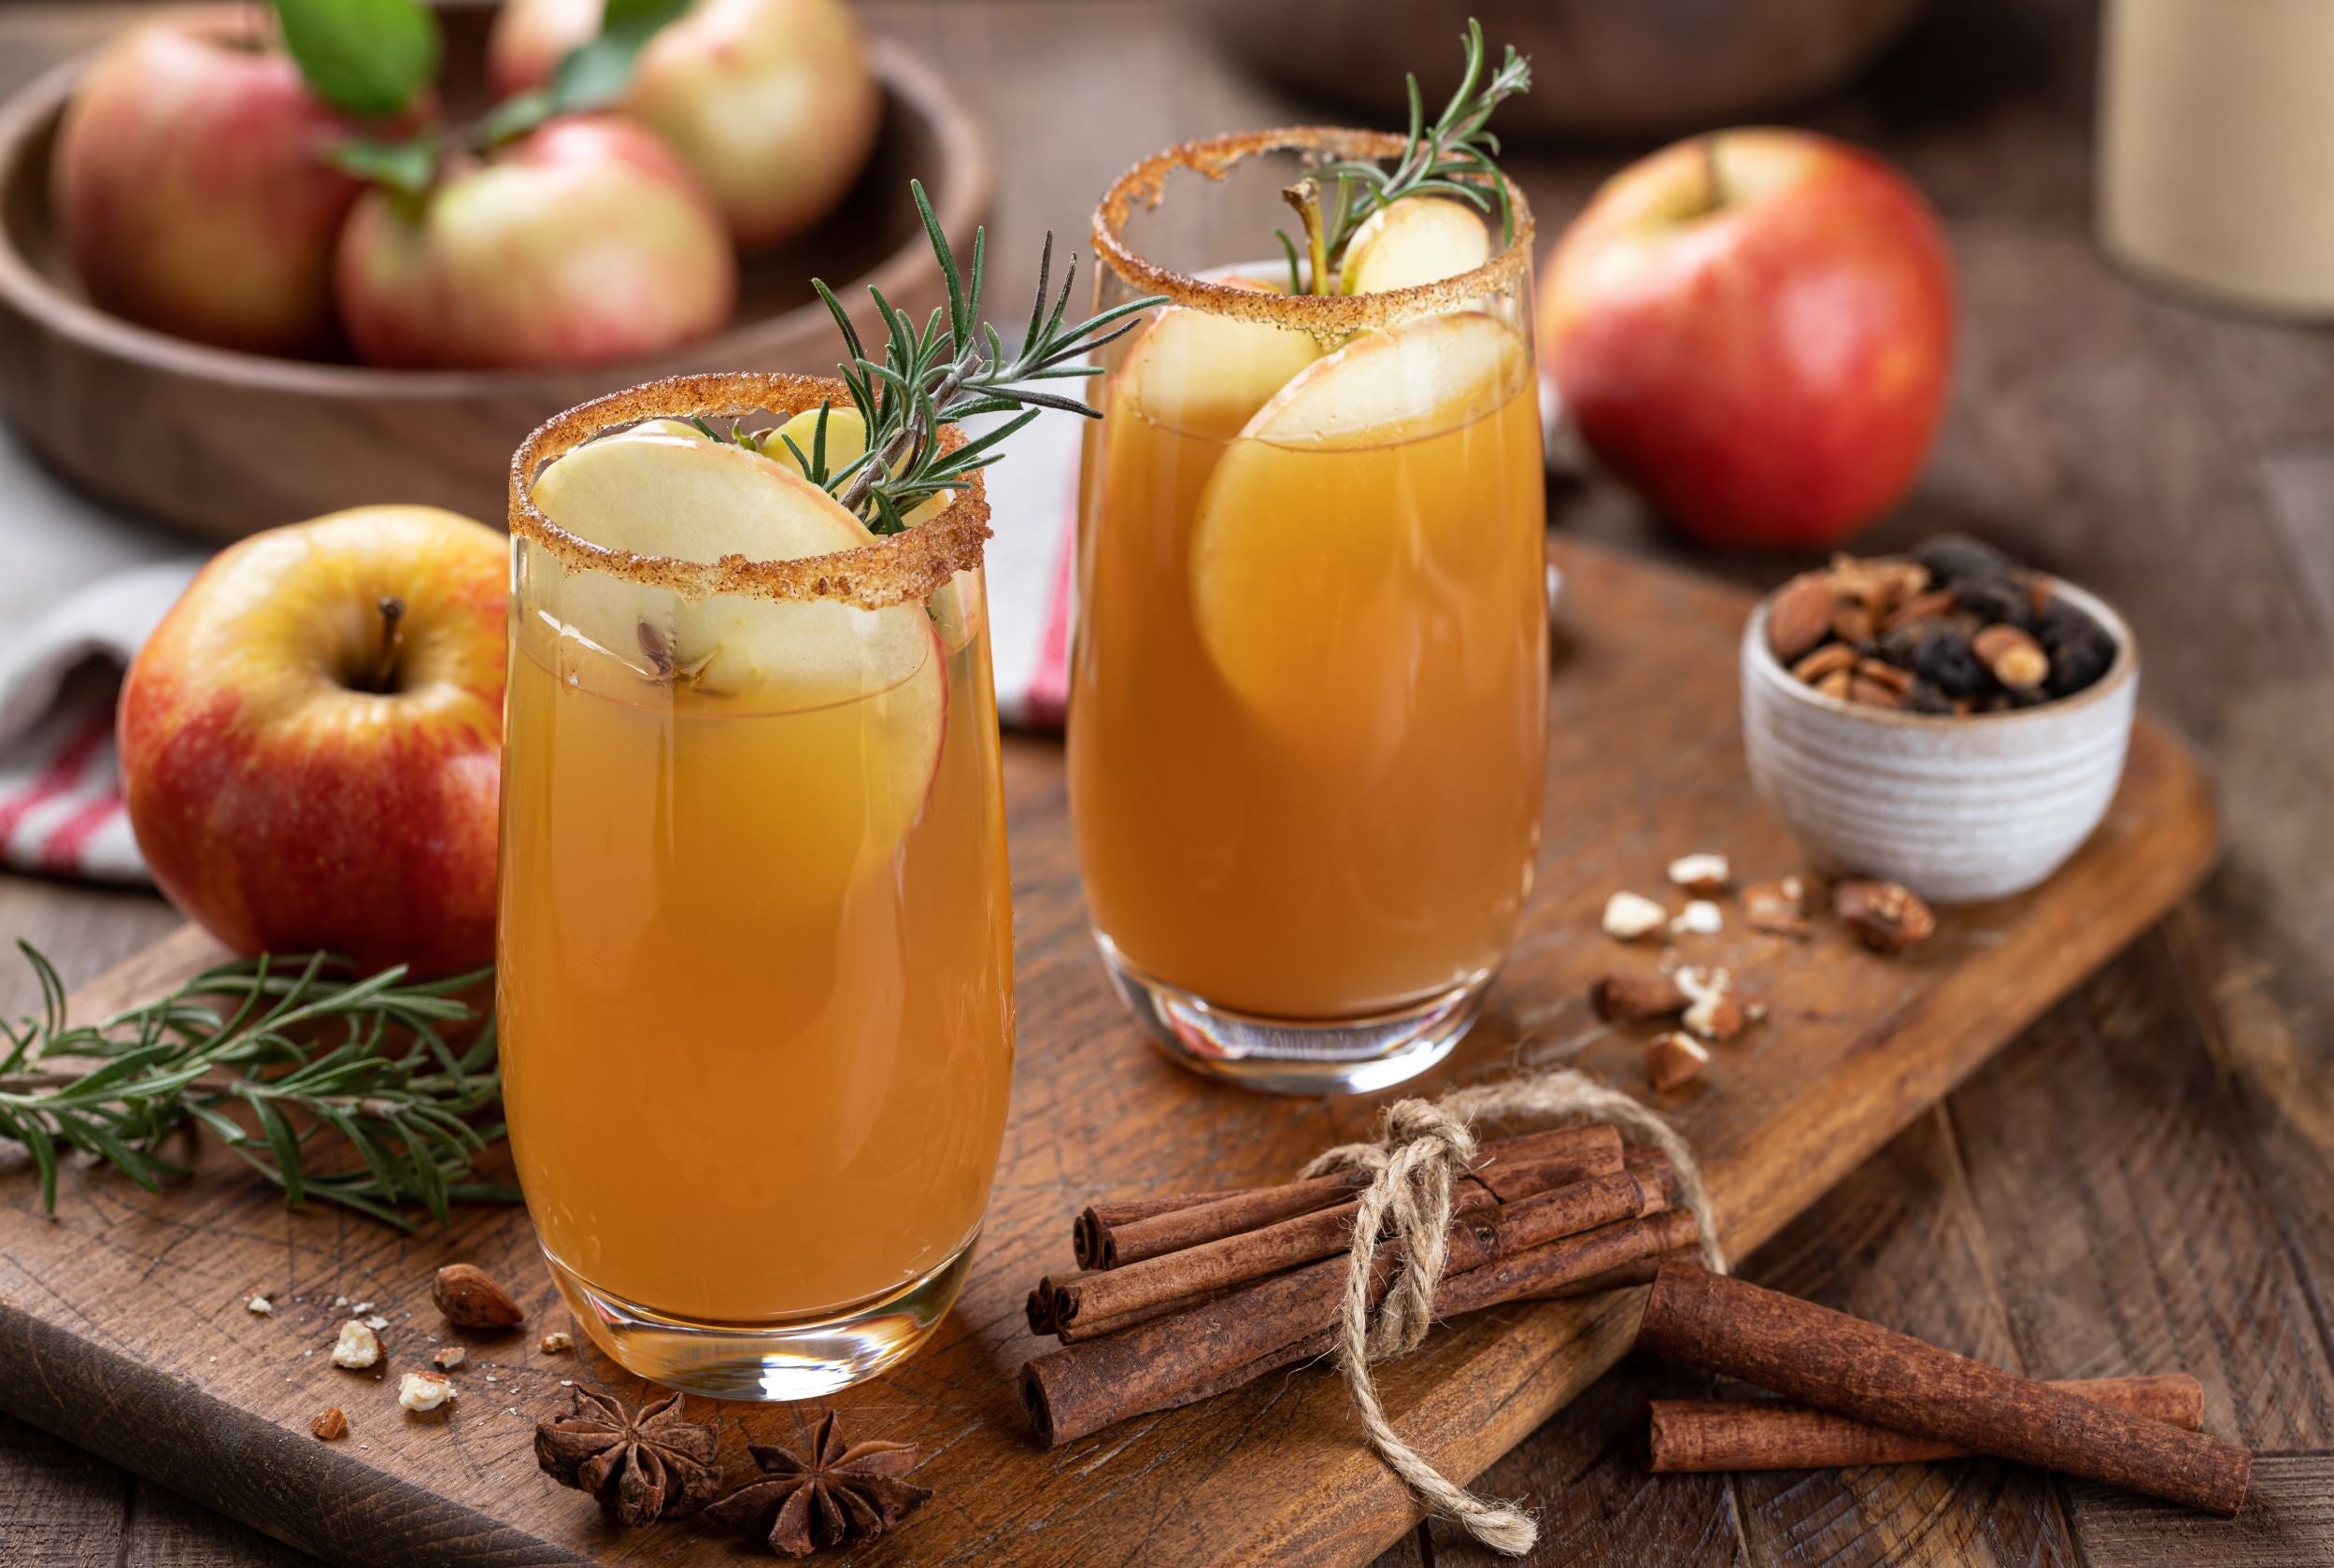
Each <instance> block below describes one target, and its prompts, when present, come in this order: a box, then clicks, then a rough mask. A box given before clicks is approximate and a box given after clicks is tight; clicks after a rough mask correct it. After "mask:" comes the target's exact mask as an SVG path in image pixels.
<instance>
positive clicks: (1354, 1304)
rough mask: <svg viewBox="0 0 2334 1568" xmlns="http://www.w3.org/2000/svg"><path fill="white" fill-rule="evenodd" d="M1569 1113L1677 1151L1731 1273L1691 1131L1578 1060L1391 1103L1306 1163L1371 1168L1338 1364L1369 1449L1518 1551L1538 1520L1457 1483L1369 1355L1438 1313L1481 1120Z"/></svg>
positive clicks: (1683, 1185)
mask: <svg viewBox="0 0 2334 1568" xmlns="http://www.w3.org/2000/svg"><path fill="white" fill-rule="evenodd" d="M1573 1116H1585V1117H1587V1118H1590V1119H1601V1120H1606V1121H1610V1122H1612V1123H1614V1124H1615V1126H1617V1127H1619V1128H1621V1129H1623V1130H1625V1131H1630V1132H1635V1133H1640V1134H1642V1135H1643V1136H1644V1137H1645V1138H1646V1139H1647V1140H1649V1141H1651V1142H1652V1143H1654V1144H1656V1145H1657V1146H1658V1147H1660V1148H1661V1149H1662V1151H1663V1152H1665V1153H1666V1154H1668V1155H1669V1157H1670V1162H1671V1166H1672V1171H1673V1173H1674V1176H1675V1180H1676V1182H1677V1187H1678V1191H1679V1195H1680V1196H1681V1197H1683V1198H1684V1199H1685V1200H1686V1203H1688V1204H1689V1205H1691V1206H1692V1207H1693V1210H1694V1212H1695V1214H1696V1216H1697V1217H1698V1218H1699V1219H1700V1220H1701V1250H1702V1258H1703V1261H1704V1262H1707V1263H1708V1264H1709V1265H1710V1267H1711V1268H1712V1269H1713V1270H1714V1271H1715V1272H1716V1273H1720V1274H1723V1273H1725V1272H1726V1259H1725V1256H1724V1255H1723V1254H1722V1253H1721V1252H1720V1251H1719V1249H1718V1242H1717V1236H1716V1233H1715V1230H1714V1229H1713V1223H1712V1219H1711V1211H1710V1197H1709V1192H1708V1190H1707V1189H1706V1188H1705V1187H1704V1186H1703V1184H1702V1177H1701V1168H1700V1167H1699V1166H1697V1165H1696V1164H1695V1162H1694V1157H1693V1153H1692V1151H1691V1150H1690V1149H1688V1148H1687V1147H1686V1140H1685V1139H1683V1138H1681V1137H1679V1136H1678V1134H1677V1133H1676V1132H1675V1130H1673V1129H1672V1127H1671V1126H1670V1124H1669V1123H1668V1122H1666V1121H1664V1120H1663V1119H1661V1118H1660V1117H1659V1116H1657V1115H1656V1114H1655V1113H1654V1112H1653V1111H1651V1110H1649V1109H1647V1108H1646V1107H1645V1106H1644V1105H1642V1104H1640V1103H1639V1102H1638V1101H1637V1100H1635V1099H1633V1098H1631V1097H1630V1095H1628V1094H1625V1093H1623V1092H1622V1091H1621V1090H1617V1089H1613V1088H1609V1087H1608V1086H1606V1085H1604V1084H1601V1083H1599V1082H1598V1081H1597V1080H1596V1079H1594V1078H1592V1077H1589V1076H1587V1074H1585V1073H1582V1072H1579V1071H1577V1070H1576V1069H1573V1068H1569V1067H1568V1068H1560V1069H1558V1070H1555V1071H1552V1072H1546V1073H1539V1074H1534V1075H1531V1076H1526V1077H1521V1078H1513V1079H1509V1080H1507V1081H1505V1082H1501V1083H1495V1084H1482V1085H1478V1086H1477V1087H1475V1088H1473V1089H1461V1090H1453V1091H1452V1092H1451V1093H1448V1094H1445V1095H1444V1096H1443V1098H1442V1099H1440V1100H1436V1101H1428V1100H1400V1101H1397V1102H1395V1103H1394V1104H1393V1105H1389V1106H1388V1107H1387V1110H1386V1115H1385V1119H1384V1123H1383V1131H1382V1132H1381V1133H1380V1134H1379V1137H1378V1139H1377V1141H1376V1142H1374V1143H1361V1144H1342V1145H1340V1146H1339V1147H1335V1148H1332V1149H1330V1150H1328V1151H1327V1152H1326V1153H1323V1154H1321V1155H1319V1156H1318V1157H1316V1159H1315V1160H1313V1161H1312V1162H1311V1163H1309V1164H1307V1165H1306V1166H1305V1168H1304V1169H1303V1171H1302V1173H1300V1174H1301V1175H1302V1176H1326V1175H1328V1174H1329V1173H1331V1172H1332V1171H1343V1170H1359V1171H1367V1172H1369V1173H1370V1184H1369V1186H1368V1187H1367V1188H1365V1189H1363V1190H1362V1193H1361V1196H1360V1198H1359V1200H1358V1201H1357V1206H1356V1210H1355V1214H1354V1231H1353V1247H1352V1249H1351V1251H1350V1253H1349V1254H1348V1256H1349V1258H1350V1260H1351V1266H1350V1267H1349V1268H1348V1270H1347V1272H1346V1276H1345V1297H1344V1299H1343V1301H1342V1302H1341V1303H1340V1304H1339V1311H1338V1342H1337V1365H1338V1371H1339V1373H1340V1374H1341V1375H1342V1376H1344V1378H1345V1390H1346V1392H1347V1393H1349V1394H1350V1395H1351V1396H1352V1398H1353V1403H1354V1411H1355V1413H1356V1414H1357V1415H1358V1416H1359V1417H1360V1418H1361V1426H1362V1430H1363V1431H1364V1432H1365V1433H1368V1435H1369V1439H1370V1447H1372V1448H1373V1449H1374V1450H1375V1451H1376V1453H1377V1455H1378V1457H1379V1458H1380V1459H1382V1460H1384V1461H1386V1463H1387V1465H1388V1468H1390V1469H1391V1470H1392V1471H1393V1472H1394V1473H1395V1474H1396V1475H1400V1476H1401V1477H1402V1481H1403V1484H1404V1485H1406V1486H1408V1487H1409V1488H1410V1490H1411V1492H1412V1493H1413V1495H1415V1496H1416V1497H1417V1499H1418V1500H1419V1501H1420V1502H1422V1503H1424V1504H1426V1505H1427V1506H1428V1507H1429V1508H1430V1509H1432V1510H1433V1511H1435V1512H1437V1513H1440V1514H1443V1515H1445V1517H1447V1518H1451V1519H1453V1520H1455V1521H1457V1522H1458V1523H1459V1525H1460V1526H1461V1527H1462V1528H1463V1529H1465V1531H1466V1532H1467V1533H1468V1534H1470V1535H1472V1536H1473V1537H1474V1538H1475V1539H1476V1540H1478V1541H1480V1542H1482V1543H1483V1544H1484V1545H1485V1546H1487V1547H1491V1548H1492V1549H1493V1550H1495V1551H1500V1552H1504V1553H1506V1554H1507V1555H1509V1556H1511V1557H1516V1556H1521V1555H1522V1554H1523V1553H1525V1552H1528V1551H1530V1549H1531V1547H1532V1544H1533V1543H1534V1542H1535V1541H1537V1540H1538V1539H1539V1535H1540V1527H1539V1526H1538V1525H1537V1524H1536V1523H1534V1522H1533V1520H1532V1518H1531V1516H1530V1514H1527V1513H1525V1512H1524V1511H1523V1510H1522V1509H1520V1508H1517V1507H1515V1506H1513V1505H1511V1504H1504V1503H1495V1502H1489V1501H1487V1500H1485V1499H1483V1498H1480V1497H1477V1496H1476V1495H1475V1494H1474V1493H1473V1492H1471V1491H1469V1490H1466V1489H1465V1488H1464V1487H1461V1486H1459V1485H1457V1484H1456V1483H1454V1482H1452V1481H1451V1480H1449V1479H1448V1478H1447V1477H1445V1475H1443V1473H1442V1472H1441V1471H1439V1470H1437V1469H1435V1468H1434V1466H1433V1465H1432V1464H1430V1463H1429V1462H1428V1461H1427V1459H1426V1457H1425V1456H1424V1455H1422V1454H1420V1453H1419V1452H1418V1451H1417V1450H1416V1449H1415V1448H1413V1447H1410V1446H1409V1445H1408V1444H1406V1443H1404V1442H1403V1441H1402V1438H1401V1437H1400V1436H1399V1435H1397V1434H1396V1433H1395V1431H1394V1428H1393V1425H1392V1423H1390V1422H1389V1421H1388V1420H1387V1418H1386V1411H1385V1407H1384V1406H1383V1405H1381V1404H1379V1403H1378V1395H1377V1385H1376V1383H1375V1381H1374V1380H1373V1378H1372V1376H1371V1375H1370V1365H1371V1363H1372V1362H1373V1361H1383V1360H1386V1359H1388V1358H1389V1357H1393V1356H1399V1355H1402V1353H1403V1352H1405V1351H1408V1350H1412V1349H1416V1347H1417V1346H1418V1343H1419V1342H1420V1341H1421V1340H1422V1339H1424V1338H1425V1337H1426V1333H1427V1330H1428V1328H1429V1327H1430V1326H1431V1324H1432V1323H1433V1320H1434V1288H1435V1286H1436V1285H1437V1284H1438V1283H1440V1282H1441V1280H1442V1277H1443V1268H1444V1264H1445V1262H1447V1261H1448V1257H1449V1247H1450V1241H1449V1233H1450V1223H1451V1206H1452V1204H1451V1189H1452V1186H1453V1184H1454V1183H1455V1182H1456V1181H1457V1180H1458V1178H1459V1176H1461V1175H1463V1174H1464V1173H1465V1171H1466V1169H1467V1165H1468V1162H1470V1161H1472V1160H1473V1158H1474V1156H1475V1148H1476V1140H1475V1133H1474V1126H1473V1123H1474V1121H1475V1119H1477V1118H1479V1117H1485V1118H1493V1119H1499V1118H1507V1117H1517V1118H1530V1119H1546V1120H1557V1119H1563V1118H1567V1117H1573ZM1388 1239H1391V1240H1393V1241H1395V1242H1398V1243H1400V1244H1401V1251H1402V1257H1401V1261H1400V1262H1399V1264H1398V1265H1397V1268H1396V1272H1395V1275H1394V1277H1393V1279H1392V1280H1391V1281H1390V1282H1389V1283H1388V1287H1387V1290H1386V1294H1385V1297H1384V1299H1383V1300H1382V1301H1381V1302H1380V1304H1379V1305H1378V1310H1377V1314H1376V1316H1375V1318H1374V1319H1373V1318H1372V1316H1371V1312H1370V1296H1371V1293H1372V1290H1373V1286H1374V1285H1375V1283H1376V1278H1377V1251H1378V1247H1379V1244H1380V1243H1381V1242H1382V1241H1385V1240H1388Z"/></svg>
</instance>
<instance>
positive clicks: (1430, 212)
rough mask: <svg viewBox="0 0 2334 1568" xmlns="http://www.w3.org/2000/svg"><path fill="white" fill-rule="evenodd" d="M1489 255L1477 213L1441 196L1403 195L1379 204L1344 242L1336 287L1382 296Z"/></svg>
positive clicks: (1487, 233) (1469, 268)
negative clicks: (1396, 199)
mask: <svg viewBox="0 0 2334 1568" xmlns="http://www.w3.org/2000/svg"><path fill="white" fill-rule="evenodd" d="M1490 259H1491V230H1490V228H1489V227H1488V225H1487V224H1486V223H1485V222H1484V221H1483V217H1482V215H1481V214H1480V213H1478V212H1476V211H1475V209H1474V208H1473V207H1469V206H1468V205H1467V204H1466V203H1464V202H1459V201H1453V200H1451V199H1450V198H1449V197H1447V196H1404V197H1402V199H1401V200H1399V201H1396V202H1394V203H1392V204H1390V205H1388V206H1386V207H1379V208H1378V209H1377V210H1376V211H1375V212H1373V213H1372V214H1370V216H1369V217H1367V218H1365V219H1363V220H1362V221H1361V227H1359V229H1356V230H1355V231H1354V235H1353V238H1351V239H1349V240H1347V241H1346V242H1345V265H1344V266H1343V267H1341V268H1340V269H1339V270H1338V282H1337V286H1338V288H1339V289H1340V290H1341V291H1342V292H1345V293H1349V294H1382V293H1385V292H1388V290H1392V289H1413V288H1416V287H1417V286H1418V285H1420V284H1422V283H1440V282H1441V281H1443V279H1445V278H1457V277H1459V275H1460V274H1461V273H1467V272H1473V271H1474V270H1475V268H1477V267H1479V266H1481V265H1482V264H1484V263H1486V262H1487V261H1489V260H1490Z"/></svg>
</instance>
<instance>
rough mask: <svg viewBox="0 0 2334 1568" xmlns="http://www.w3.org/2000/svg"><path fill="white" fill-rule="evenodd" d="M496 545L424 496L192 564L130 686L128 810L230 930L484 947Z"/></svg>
mask: <svg viewBox="0 0 2334 1568" xmlns="http://www.w3.org/2000/svg"><path fill="white" fill-rule="evenodd" d="M509 572H510V568H509V545H508V541H507V540H505V537H504V536H503V535H501V534H500V533H498V532H496V531H495V530H493V529H491V528H488V527H487V526H485V525H484V524H482V523H478V522H474V521H472V520H469V519H467V518H463V517H457V516H455V515H454V514H453V513H451V512H442V511H438V510H436V509H434V508H433V507H428V506H363V507H359V508H357V509H355V510H352V511H346V512H335V513H333V514H332V515H330V516H328V517H322V518H318V519H317V520H314V521H312V522H305V523H299V524H296V525H293V526H291V527H287V528H277V529H272V530H270V531H268V532H267V533H264V534H258V535H253V536H251V537H250V538H249V539H246V540H244V541H243V542H242V543H240V544H237V545H235V546H234V547H232V548H230V549H227V550H226V551H225V552H223V553H222V554H221V555H220V556H219V557H218V558H217V559H215V560H214V561H212V562H211V563H210V564H209V565H207V566H206V567H205V568H204V569H203V572H202V574H201V575H200V576H198V577H196V578H195V579H194V581H193V583H192V585H190V586H189V587H188V589H187V591H186V593H185V595H184V596H183V597H182V598H180V599H179V601H178V604H177V605H176V606H173V607H172V609H171V611H170V613H169V614H168V615H166V616H165V617H164V619H163V622H162V624H161V625H160V626H159V627H157V628H156V629H155V632H154V634H153V636H152V637H151V638H149V640H148V642H147V644H146V646H145V648H144V649H141V650H140V652H139V653H138V656H137V659H136V661H135V663H133V664H132V665H131V667H130V673H129V677H128V679H127V681H126V682H125V683H124V685H123V687H122V693H121V766H122V775H123V780H124V785H125V788H126V791H127V794H128V804H129V814H130V823H131V826H132V828H133V829H134V830H135V832H136V834H137V842H138V848H139V849H140V850H141V851H142V852H143V853H144V855H145V857H146V862H147V864H148V866H149V868H150V869H151V870H152V871H153V874H154V880H155V881H156V882H157V883H158V884H159V885H160V886H161V888H162V890H163V891H164V893H165V894H167V895H168V896H169V898H170V900H171V902H172V903H174V904H176V905H178V907H179V908H180V909H181V910H183V911H184V912H185V913H186V914H187V915H188V916H189V917H191V918H192V919H194V920H195V921H196V922H197V923H198V924H200V925H202V926H203V927H204V928H205V929H206V930H207V931H209V932H210V933H211V934H213V935H214V936H217V937H218V938H219V939H220V940H221V941H222V942H224V943H226V944H227V945H228V946H229V947H231V948H235V949H236V950H237V951H239V952H245V953H259V952H307V951H316V950H324V951H331V952H336V953H339V954H341V955H342V956H344V957H346V958H348V959H349V960H351V961H352V962H355V963H356V964H357V965H359V967H360V968H361V969H363V970H365V971H367V972H370V971H372V970H374V969H377V968H380V967H383V966H385V965H388V964H391V963H407V964H411V965H412V966H413V967H414V968H415V970H417V971H418V972H420V973H423V974H432V975H441V974H448V973H452V972H455V971H459V970H463V969H470V968H475V967H477V966H479V965H482V964H485V963H488V962H492V959H493V952H494V862H495V831H496V804H497V791H498V784H499V780H500V777H501V748H502V734H503V717H502V716H503V659H504V635H505V632H504V609H505V603H506V600H507V596H508V586H507V585H508V580H509Z"/></svg>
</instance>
